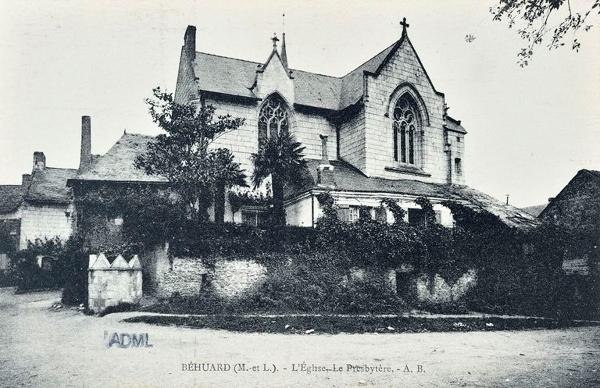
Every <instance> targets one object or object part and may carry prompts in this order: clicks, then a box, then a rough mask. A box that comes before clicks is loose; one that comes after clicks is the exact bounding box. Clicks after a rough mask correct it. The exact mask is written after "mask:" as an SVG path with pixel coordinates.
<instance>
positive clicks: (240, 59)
mask: <svg viewBox="0 0 600 388" xmlns="http://www.w3.org/2000/svg"><path fill="white" fill-rule="evenodd" d="M196 54H204V55H210V56H211V57H219V58H227V59H235V60H236V61H242V62H248V63H254V64H256V65H260V64H261V63H260V62H256V61H251V60H249V59H242V58H236V57H228V56H226V55H219V54H212V53H206V52H204V51H196Z"/></svg>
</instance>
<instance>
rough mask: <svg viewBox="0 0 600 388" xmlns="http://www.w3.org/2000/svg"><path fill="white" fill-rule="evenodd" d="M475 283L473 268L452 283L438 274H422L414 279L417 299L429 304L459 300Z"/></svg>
mask: <svg viewBox="0 0 600 388" xmlns="http://www.w3.org/2000/svg"><path fill="white" fill-rule="evenodd" d="M476 283H477V275H476V273H475V271H474V270H470V271H468V272H466V273H465V274H463V275H462V276H461V277H460V278H459V279H458V280H456V281H455V282H454V284H448V282H447V281H446V280H445V279H444V278H442V277H441V276H440V275H438V274H436V275H435V276H433V277H428V276H425V275H422V276H421V277H419V278H418V279H417V281H416V291H417V295H416V296H417V300H418V301H419V302H424V303H430V304H443V303H452V302H457V301H458V300H460V299H461V298H462V297H463V296H464V295H465V294H466V293H467V292H468V291H469V290H470V289H472V288H473V287H474V286H475V284H476Z"/></svg>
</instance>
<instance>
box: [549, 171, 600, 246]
mask: <svg viewBox="0 0 600 388" xmlns="http://www.w3.org/2000/svg"><path fill="white" fill-rule="evenodd" d="M598 193H600V171H596V170H587V169H583V170H579V171H578V172H577V174H575V176H574V177H573V178H572V179H571V180H570V181H569V183H567V185H566V186H565V187H564V188H563V189H562V190H561V191H560V192H559V193H558V194H557V195H556V197H554V198H550V199H549V202H548V205H546V207H545V208H544V210H543V211H542V212H541V213H540V215H539V216H538V217H539V218H541V219H543V220H546V221H548V222H552V223H555V224H559V225H563V226H566V227H570V228H574V229H582V228H589V227H595V229H596V230H597V231H598V233H599V235H598V238H599V239H600V195H598Z"/></svg>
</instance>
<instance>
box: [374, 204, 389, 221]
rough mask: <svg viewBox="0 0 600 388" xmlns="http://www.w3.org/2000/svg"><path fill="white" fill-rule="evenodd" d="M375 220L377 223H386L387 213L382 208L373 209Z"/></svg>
mask: <svg viewBox="0 0 600 388" xmlns="http://www.w3.org/2000/svg"><path fill="white" fill-rule="evenodd" d="M375 219H376V220H377V221H379V222H387V213H386V212H385V208H384V207H382V206H380V207H378V208H375Z"/></svg>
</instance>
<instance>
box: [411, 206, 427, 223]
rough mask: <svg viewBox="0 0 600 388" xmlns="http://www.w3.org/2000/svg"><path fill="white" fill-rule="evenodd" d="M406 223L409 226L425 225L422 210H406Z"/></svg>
mask: <svg viewBox="0 0 600 388" xmlns="http://www.w3.org/2000/svg"><path fill="white" fill-rule="evenodd" d="M408 223H409V224H410V225H411V226H423V225H425V212H424V211H423V209H408Z"/></svg>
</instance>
